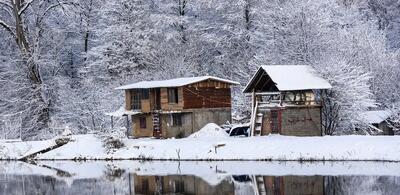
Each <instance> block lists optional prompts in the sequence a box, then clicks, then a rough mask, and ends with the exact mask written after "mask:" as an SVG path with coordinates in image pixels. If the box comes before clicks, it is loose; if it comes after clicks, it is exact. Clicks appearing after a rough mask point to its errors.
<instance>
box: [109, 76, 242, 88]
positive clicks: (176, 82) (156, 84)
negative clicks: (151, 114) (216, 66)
mask: <svg viewBox="0 0 400 195" xmlns="http://www.w3.org/2000/svg"><path fill="white" fill-rule="evenodd" d="M205 80H215V81H221V82H224V83H228V84H232V85H239V84H240V83H238V82H236V81H231V80H228V79H222V78H218V77H213V76H201V77H183V78H176V79H169V80H158V81H141V82H138V83H133V84H129V85H124V86H121V87H117V88H115V89H149V88H160V87H181V86H185V85H189V84H193V83H197V82H201V81H205Z"/></svg>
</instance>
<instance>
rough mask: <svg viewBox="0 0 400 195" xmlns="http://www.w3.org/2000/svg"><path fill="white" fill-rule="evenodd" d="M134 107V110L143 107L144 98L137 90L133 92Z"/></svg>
mask: <svg viewBox="0 0 400 195" xmlns="http://www.w3.org/2000/svg"><path fill="white" fill-rule="evenodd" d="M132 109H133V110H140V109H142V99H141V97H140V93H138V92H137V91H135V92H133V94H132Z"/></svg>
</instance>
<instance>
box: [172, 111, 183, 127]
mask: <svg viewBox="0 0 400 195" xmlns="http://www.w3.org/2000/svg"><path fill="white" fill-rule="evenodd" d="M172 126H175V127H182V114H172Z"/></svg>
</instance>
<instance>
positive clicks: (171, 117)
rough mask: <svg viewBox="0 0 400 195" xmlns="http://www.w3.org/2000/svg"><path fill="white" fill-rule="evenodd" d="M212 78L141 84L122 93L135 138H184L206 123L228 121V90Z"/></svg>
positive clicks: (222, 81) (226, 82)
mask: <svg viewBox="0 0 400 195" xmlns="http://www.w3.org/2000/svg"><path fill="white" fill-rule="evenodd" d="M237 84H239V83H237V82H234V81H231V80H227V79H222V78H218V77H212V76H202V77H189V78H176V79H170V80H158V81H141V82H138V83H133V84H129V85H125V86H121V87H118V88H116V89H119V90H125V112H129V113H130V114H129V115H130V116H131V121H132V135H133V136H134V137H153V136H154V137H163V138H169V137H186V136H188V135H190V134H192V133H193V132H195V131H197V130H199V129H200V128H202V127H203V126H204V125H206V124H207V123H216V124H218V125H222V124H224V123H226V122H230V121H231V86H232V85H237Z"/></svg>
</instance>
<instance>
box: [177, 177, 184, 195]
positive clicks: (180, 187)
mask: <svg viewBox="0 0 400 195" xmlns="http://www.w3.org/2000/svg"><path fill="white" fill-rule="evenodd" d="M184 192H185V183H184V182H183V181H182V180H175V193H184Z"/></svg>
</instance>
